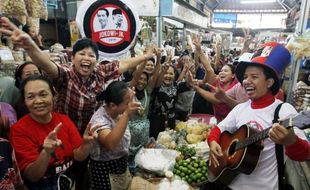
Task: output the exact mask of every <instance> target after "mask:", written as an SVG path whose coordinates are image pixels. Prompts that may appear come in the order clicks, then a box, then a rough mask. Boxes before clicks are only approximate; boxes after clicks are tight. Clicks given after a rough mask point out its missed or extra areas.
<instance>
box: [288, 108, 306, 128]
mask: <svg viewBox="0 0 310 190" xmlns="http://www.w3.org/2000/svg"><path fill="white" fill-rule="evenodd" d="M283 125H284V126H286V127H297V128H299V129H307V128H309V127H310V111H302V112H300V113H298V114H297V115H295V116H293V117H290V118H288V119H286V120H284V121H283Z"/></svg>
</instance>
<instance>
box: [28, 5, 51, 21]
mask: <svg viewBox="0 0 310 190" xmlns="http://www.w3.org/2000/svg"><path fill="white" fill-rule="evenodd" d="M24 1H25V4H26V8H27V12H28V15H29V16H30V17H33V18H41V19H45V20H47V16H48V13H47V5H46V3H45V2H44V0H24Z"/></svg>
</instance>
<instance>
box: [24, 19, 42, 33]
mask: <svg viewBox="0 0 310 190" xmlns="http://www.w3.org/2000/svg"><path fill="white" fill-rule="evenodd" d="M27 25H28V26H30V27H31V28H33V29H34V31H35V32H36V33H37V34H38V33H39V31H40V19H39V18H33V17H27Z"/></svg>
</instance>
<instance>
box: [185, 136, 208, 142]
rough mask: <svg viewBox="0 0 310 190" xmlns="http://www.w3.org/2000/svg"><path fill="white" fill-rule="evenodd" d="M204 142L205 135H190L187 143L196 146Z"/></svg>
mask: <svg viewBox="0 0 310 190" xmlns="http://www.w3.org/2000/svg"><path fill="white" fill-rule="evenodd" d="M203 140H204V137H203V135H196V134H188V135H187V136H186V141H187V142H188V143H190V144H196V143H199V142H201V141H203Z"/></svg>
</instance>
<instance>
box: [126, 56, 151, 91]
mask: <svg viewBox="0 0 310 190" xmlns="http://www.w3.org/2000/svg"><path fill="white" fill-rule="evenodd" d="M146 63H147V61H144V62H143V63H142V64H140V65H138V68H137V69H136V70H135V71H134V73H133V78H132V80H131V81H130V83H129V86H130V87H135V86H136V85H137V83H138V81H139V79H140V76H141V74H142V73H143V70H144V68H145V65H146Z"/></svg>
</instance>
